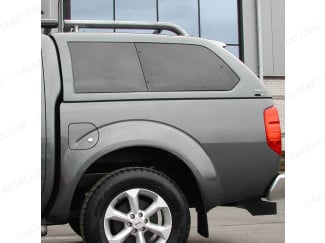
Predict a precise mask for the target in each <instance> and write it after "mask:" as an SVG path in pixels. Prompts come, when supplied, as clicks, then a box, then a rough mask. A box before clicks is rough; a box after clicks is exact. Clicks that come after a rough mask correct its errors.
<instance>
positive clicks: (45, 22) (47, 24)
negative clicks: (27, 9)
mask: <svg viewBox="0 0 325 243" xmlns="http://www.w3.org/2000/svg"><path fill="white" fill-rule="evenodd" d="M41 23H42V24H41V26H42V28H49V29H52V28H57V27H58V26H59V22H58V21H57V20H56V19H42V21H41Z"/></svg>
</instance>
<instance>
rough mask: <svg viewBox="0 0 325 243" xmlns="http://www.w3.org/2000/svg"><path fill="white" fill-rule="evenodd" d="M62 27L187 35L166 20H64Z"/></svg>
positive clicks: (75, 29) (76, 29)
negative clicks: (143, 30)
mask: <svg viewBox="0 0 325 243" xmlns="http://www.w3.org/2000/svg"><path fill="white" fill-rule="evenodd" d="M63 23H64V28H73V29H74V31H75V32H78V31H79V28H98V29H149V30H155V33H160V32H161V31H162V30H169V31H172V32H174V33H175V34H177V35H183V36H188V33H187V32H186V31H185V30H184V29H183V28H182V27H180V26H178V25H176V24H173V23H168V22H150V21H110V20H64V22H63Z"/></svg>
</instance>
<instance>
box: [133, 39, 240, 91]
mask: <svg viewBox="0 0 325 243" xmlns="http://www.w3.org/2000/svg"><path fill="white" fill-rule="evenodd" d="M137 44H154V45H155V44H157V45H159V44H162V45H166V44H169V45H183V46H196V47H200V48H202V49H205V50H207V51H208V52H209V53H210V54H211V55H214V56H215V58H216V59H220V61H221V62H223V64H225V65H226V66H227V67H228V69H229V70H230V71H231V72H232V74H233V75H234V76H235V77H237V81H236V82H235V84H234V85H233V86H232V87H231V88H229V89H220V90H219V89H197V90H196V89H192V90H191V89H184V90H163V91H159V90H150V83H151V82H148V80H147V78H148V77H146V73H145V66H144V65H145V64H144V63H143V62H142V60H141V57H140V55H141V54H140V55H138V56H139V61H140V63H141V66H142V71H143V75H144V78H145V79H146V82H147V86H148V92H208V91H217V92H220V91H230V90H232V89H234V88H235V87H236V86H237V84H238V83H239V82H240V77H239V76H238V75H237V74H236V72H235V71H234V70H233V69H232V68H231V66H230V65H229V64H228V63H226V62H225V61H224V60H223V59H222V58H221V57H220V56H219V55H217V54H216V53H215V52H213V51H212V50H211V49H209V48H207V47H206V46H202V45H197V44H188V43H163V42H160V43H158V42H156V43H152V42H136V43H135V46H136V48H137V49H138V47H137ZM141 51H142V50H141ZM215 81H217V80H215Z"/></svg>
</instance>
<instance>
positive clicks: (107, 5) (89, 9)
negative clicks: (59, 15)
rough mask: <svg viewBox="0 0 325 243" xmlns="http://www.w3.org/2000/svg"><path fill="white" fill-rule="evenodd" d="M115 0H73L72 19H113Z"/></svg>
mask: <svg viewBox="0 0 325 243" xmlns="http://www.w3.org/2000/svg"><path fill="white" fill-rule="evenodd" d="M112 6H113V0H91V1H89V0H71V19H104V20H105V19H106V20H111V19H113V8H112Z"/></svg>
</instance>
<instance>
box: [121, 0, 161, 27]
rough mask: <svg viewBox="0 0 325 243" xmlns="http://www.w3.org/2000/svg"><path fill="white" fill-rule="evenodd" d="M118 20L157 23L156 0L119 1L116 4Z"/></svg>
mask: <svg viewBox="0 0 325 243" xmlns="http://www.w3.org/2000/svg"><path fill="white" fill-rule="evenodd" d="M115 12H116V20H123V21H124V20H126V21H156V19H157V16H156V1H155V0H137V1H134V0H118V1H116V2H115ZM116 32H133V33H152V32H153V30H132V29H130V30H124V29H122V30H121V29H116Z"/></svg>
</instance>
